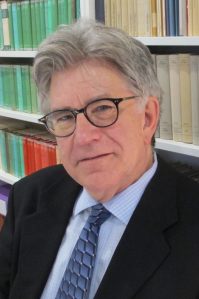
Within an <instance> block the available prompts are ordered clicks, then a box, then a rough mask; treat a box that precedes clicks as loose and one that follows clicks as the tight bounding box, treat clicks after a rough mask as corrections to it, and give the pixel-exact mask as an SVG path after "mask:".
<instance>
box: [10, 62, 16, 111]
mask: <svg viewBox="0 0 199 299" xmlns="http://www.w3.org/2000/svg"><path fill="white" fill-rule="evenodd" d="M8 80H9V81H8V82H9V88H8V90H9V96H10V101H9V108H10V109H12V110H16V90H15V79H14V68H13V65H8Z"/></svg>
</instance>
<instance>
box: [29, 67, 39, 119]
mask: <svg viewBox="0 0 199 299" xmlns="http://www.w3.org/2000/svg"><path fill="white" fill-rule="evenodd" d="M32 69H33V66H30V67H29V71H30V94H31V107H32V111H31V113H33V114H37V112H38V104H37V89H36V85H35V83H34V81H33V78H32Z"/></svg>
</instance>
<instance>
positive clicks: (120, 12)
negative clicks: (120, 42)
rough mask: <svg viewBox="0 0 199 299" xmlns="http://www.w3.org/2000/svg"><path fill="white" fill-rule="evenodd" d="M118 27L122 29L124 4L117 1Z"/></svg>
mask: <svg viewBox="0 0 199 299" xmlns="http://www.w3.org/2000/svg"><path fill="white" fill-rule="evenodd" d="M116 27H117V28H119V29H122V3H121V0H116Z"/></svg>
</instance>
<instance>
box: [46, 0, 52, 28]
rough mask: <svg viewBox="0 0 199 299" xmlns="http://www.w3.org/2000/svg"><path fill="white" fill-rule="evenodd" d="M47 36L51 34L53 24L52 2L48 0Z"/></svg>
mask: <svg viewBox="0 0 199 299" xmlns="http://www.w3.org/2000/svg"><path fill="white" fill-rule="evenodd" d="M47 14H48V34H51V33H52V32H53V22H52V0H48V13H47Z"/></svg>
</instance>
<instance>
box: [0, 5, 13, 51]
mask: <svg viewBox="0 0 199 299" xmlns="http://www.w3.org/2000/svg"><path fill="white" fill-rule="evenodd" d="M1 13H2V27H3V43H4V48H3V49H4V51H9V50H10V49H11V43H10V30H9V20H8V4H7V2H6V1H2V2H1Z"/></svg>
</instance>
